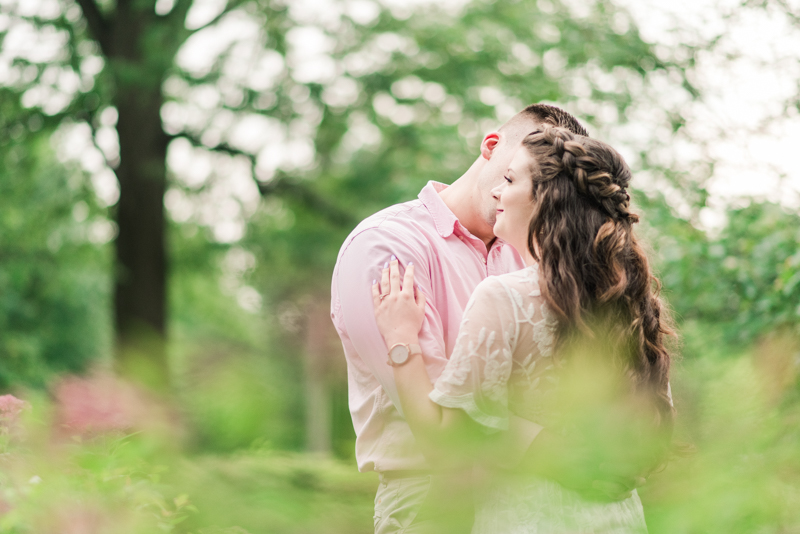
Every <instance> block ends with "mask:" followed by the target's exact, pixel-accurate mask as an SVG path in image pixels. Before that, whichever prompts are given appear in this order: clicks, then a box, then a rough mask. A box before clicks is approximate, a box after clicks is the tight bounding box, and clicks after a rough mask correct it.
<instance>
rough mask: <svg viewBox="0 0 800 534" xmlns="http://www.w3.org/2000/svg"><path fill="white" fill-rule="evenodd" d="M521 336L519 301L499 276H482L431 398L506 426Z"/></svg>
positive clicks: (502, 427) (487, 423)
mask: <svg viewBox="0 0 800 534" xmlns="http://www.w3.org/2000/svg"><path fill="white" fill-rule="evenodd" d="M518 337H519V327H518V322H517V320H516V317H515V307H514V306H513V303H512V301H511V298H510V296H509V293H508V291H507V289H506V288H505V286H504V285H503V284H502V283H501V282H500V281H499V280H497V279H496V278H493V277H491V278H487V279H486V280H484V281H483V282H481V283H480V284H479V285H478V287H477V288H476V289H475V292H474V293H473V294H472V297H471V298H470V300H469V303H468V304H467V307H466V309H465V311H464V317H463V319H462V321H461V327H460V329H459V332H458V338H457V340H456V345H455V347H454V349H453V353H452V355H451V356H450V360H449V362H448V363H447V367H445V370H444V372H442V374H441V376H440V377H439V379H438V380H437V381H436V384H435V386H434V389H433V391H431V393H430V398H431V400H432V401H433V402H435V403H437V404H439V405H441V406H444V407H446V408H460V409H462V410H464V411H465V412H466V413H467V414H468V415H469V416H470V417H471V418H472V419H474V420H475V421H476V422H478V423H480V424H481V425H483V426H484V427H487V430H488V429H494V430H505V429H507V428H508V413H509V410H508V381H509V377H510V376H511V370H512V359H513V353H514V347H515V345H516V342H517V338H518Z"/></svg>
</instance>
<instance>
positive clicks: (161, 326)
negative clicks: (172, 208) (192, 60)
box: [108, 2, 170, 390]
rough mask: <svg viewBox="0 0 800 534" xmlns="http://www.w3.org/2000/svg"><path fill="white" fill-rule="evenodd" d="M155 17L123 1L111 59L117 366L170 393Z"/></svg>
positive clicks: (162, 135)
mask: <svg viewBox="0 0 800 534" xmlns="http://www.w3.org/2000/svg"><path fill="white" fill-rule="evenodd" d="M134 4H135V3H134ZM149 15H150V14H149V13H147V12H146V11H137V9H136V8H135V7H132V6H131V4H130V3H128V2H119V4H118V13H117V17H116V21H117V23H116V24H114V26H113V31H112V32H111V33H110V38H111V40H112V42H111V47H110V52H112V53H111V54H109V56H110V57H109V58H108V59H109V62H110V65H109V66H110V67H111V72H112V76H113V79H114V83H115V85H116V87H115V94H114V98H113V102H114V104H115V106H116V108H117V112H118V120H117V132H118V134H119V145H120V163H119V166H118V167H117V169H116V175H117V179H118V180H119V186H120V197H119V203H118V205H117V209H116V222H117V226H118V235H117V239H116V242H115V250H116V273H115V275H116V281H115V291H114V312H115V328H116V363H117V367H118V369H119V371H120V372H122V373H123V374H124V375H126V376H128V377H131V378H134V379H136V380H137V381H139V382H142V383H144V384H145V385H148V386H150V387H152V388H154V389H157V390H165V389H166V388H167V387H168V384H169V372H168V364H167V356H166V346H165V341H166V276H167V262H166V243H165V227H166V224H165V218H164V216H165V214H164V193H165V191H166V182H167V180H166V173H167V169H166V152H167V145H168V143H169V139H168V137H167V135H166V134H165V133H164V131H163V129H162V125H161V115H160V112H161V105H162V101H163V100H162V99H163V97H162V95H161V84H162V82H163V77H164V69H163V68H158V66H160V63H163V62H162V61H159V60H158V58H150V57H147V56H146V53H145V49H146V48H147V47H146V46H145V42H144V41H145V40H146V38H147V35H146V32H147V31H148V23H149V22H151V21H150V20H149ZM150 53H152V51H151V52H150ZM157 53H164V54H169V53H170V52H169V51H167V50H163V51H160V52H157ZM154 59H155V61H154Z"/></svg>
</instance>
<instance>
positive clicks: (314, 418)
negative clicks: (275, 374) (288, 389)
mask: <svg viewBox="0 0 800 534" xmlns="http://www.w3.org/2000/svg"><path fill="white" fill-rule="evenodd" d="M332 330H333V328H332V326H331V319H330V312H329V311H328V306H327V300H326V299H324V297H323V298H315V299H312V300H311V302H309V304H308V305H307V306H306V323H305V346H304V350H303V353H304V362H303V364H304V369H303V371H304V373H303V374H304V378H305V380H304V382H305V384H304V386H305V387H304V390H305V402H306V450H308V451H310V452H316V453H322V454H330V453H331V451H332V440H331V437H332V431H333V428H332V416H333V404H332V397H331V387H330V374H331V367H332V365H331V364H332V363H333V362H332V358H335V357H338V356H339V354H338V353H337V352H335V351H332V350H331V331H332ZM333 333H334V334H335V331H334V332H333ZM337 341H338V337H337Z"/></svg>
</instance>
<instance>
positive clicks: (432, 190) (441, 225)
mask: <svg viewBox="0 0 800 534" xmlns="http://www.w3.org/2000/svg"><path fill="white" fill-rule="evenodd" d="M447 187H448V185H447V184H443V183H440V182H434V181H432V180H431V181H430V182H428V184H427V185H426V186H425V187H423V188H422V191H420V192H419V199H420V200H421V201H422V204H423V205H424V206H425V207H426V208H427V209H428V211H429V212H430V214H431V217H433V222H434V224H435V225H436V231H437V232H439V235H440V236H442V237H450V236H451V235H453V231H454V230H455V229H456V227H457V226H458V224H459V222H458V219H457V218H456V216H455V214H454V213H453V212H452V211H450V208H448V207H447V204H445V203H444V200H442V197H440V196H439V192H440V191H444V190H445V189H447Z"/></svg>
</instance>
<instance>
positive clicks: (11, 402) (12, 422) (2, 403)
mask: <svg viewBox="0 0 800 534" xmlns="http://www.w3.org/2000/svg"><path fill="white" fill-rule="evenodd" d="M28 408H30V404H29V403H28V402H26V401H24V400H21V399H18V398H16V397H15V396H14V395H0V434H2V435H8V434H12V435H17V437H18V432H19V430H20V429H19V425H18V423H19V416H20V414H21V413H22V411H23V410H26V409H28Z"/></svg>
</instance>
